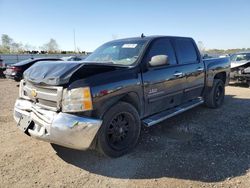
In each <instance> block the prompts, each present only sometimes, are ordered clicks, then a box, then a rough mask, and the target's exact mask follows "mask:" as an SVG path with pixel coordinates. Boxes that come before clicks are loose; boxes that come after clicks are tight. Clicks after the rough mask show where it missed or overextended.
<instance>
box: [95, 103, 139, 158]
mask: <svg viewBox="0 0 250 188" xmlns="http://www.w3.org/2000/svg"><path fill="white" fill-rule="evenodd" d="M140 130H141V123H140V118H139V115H138V112H137V110H136V109H135V108H134V107H133V106H132V105H131V104H128V103H126V102H119V103H118V104H116V105H114V106H113V107H111V108H110V109H109V110H108V111H107V112H106V113H105V114H104V117H103V124H102V126H101V128H100V130H99V132H98V135H97V147H98V150H99V151H101V152H102V153H103V154H105V155H107V156H109V157H119V156H121V155H123V154H126V153H127V152H129V151H130V150H131V149H132V148H133V147H134V146H135V145H136V143H137V141H138V138H139V135H140Z"/></svg>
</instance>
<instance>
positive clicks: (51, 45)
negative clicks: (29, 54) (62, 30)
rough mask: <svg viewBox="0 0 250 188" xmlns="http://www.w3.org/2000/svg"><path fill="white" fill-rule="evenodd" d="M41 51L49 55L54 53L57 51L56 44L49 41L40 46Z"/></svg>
mask: <svg viewBox="0 0 250 188" xmlns="http://www.w3.org/2000/svg"><path fill="white" fill-rule="evenodd" d="M42 49H43V50H44V51H47V52H49V53H55V52H57V51H59V47H58V44H57V42H56V40H55V39H50V41H49V42H48V43H46V44H44V45H43V46H42Z"/></svg>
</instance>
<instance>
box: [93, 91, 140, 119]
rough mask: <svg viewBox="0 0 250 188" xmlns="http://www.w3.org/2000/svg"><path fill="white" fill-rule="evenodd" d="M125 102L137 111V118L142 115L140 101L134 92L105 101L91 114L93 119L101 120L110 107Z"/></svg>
mask: <svg viewBox="0 0 250 188" xmlns="http://www.w3.org/2000/svg"><path fill="white" fill-rule="evenodd" d="M121 101H122V102H127V103H129V104H131V105H132V106H133V107H135V109H136V110H137V112H138V114H139V116H141V114H142V112H143V111H142V107H141V106H142V105H141V100H140V98H139V97H138V95H137V94H136V93H135V92H130V93H127V94H125V95H120V96H116V97H113V98H112V99H110V100H108V101H105V102H104V103H101V104H99V106H98V108H97V109H96V110H95V111H94V112H93V115H94V117H96V118H102V117H103V115H104V113H105V112H106V111H107V110H108V109H109V108H111V107H112V106H114V105H116V104H117V103H119V102H121Z"/></svg>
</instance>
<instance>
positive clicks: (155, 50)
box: [142, 38, 185, 116]
mask: <svg viewBox="0 0 250 188" xmlns="http://www.w3.org/2000/svg"><path fill="white" fill-rule="evenodd" d="M156 55H167V56H168V60H169V64H168V65H160V66H156V67H151V66H150V65H149V61H150V60H151V58H152V57H153V56H156ZM143 61H144V62H143V63H144V65H145V66H146V68H145V70H144V71H143V74H142V79H143V86H144V97H145V100H146V101H145V113H146V114H145V115H146V116H148V115H152V114H155V113H158V112H160V111H163V110H166V109H168V108H171V107H174V106H177V105H179V104H180V103H181V100H182V97H183V84H184V83H185V77H183V75H181V74H180V72H181V67H179V66H178V64H177V60H176V56H175V52H174V49H173V46H172V43H171V42H170V40H169V39H168V38H158V39H155V40H154V41H153V42H152V43H151V44H150V46H149V48H148V50H147V52H146V55H145V57H144V60H143Z"/></svg>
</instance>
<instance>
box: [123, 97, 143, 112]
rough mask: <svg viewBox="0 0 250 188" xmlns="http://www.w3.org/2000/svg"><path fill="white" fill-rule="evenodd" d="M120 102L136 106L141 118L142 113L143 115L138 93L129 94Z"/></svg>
mask: <svg viewBox="0 0 250 188" xmlns="http://www.w3.org/2000/svg"><path fill="white" fill-rule="evenodd" d="M120 101H123V102H127V103H129V104H131V105H132V106H134V107H135V109H136V110H137V112H138V114H139V116H141V113H142V110H141V103H140V99H139V97H138V95H137V94H136V93H134V92H131V93H128V94H127V95H125V96H124V97H122V98H121V100H120Z"/></svg>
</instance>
